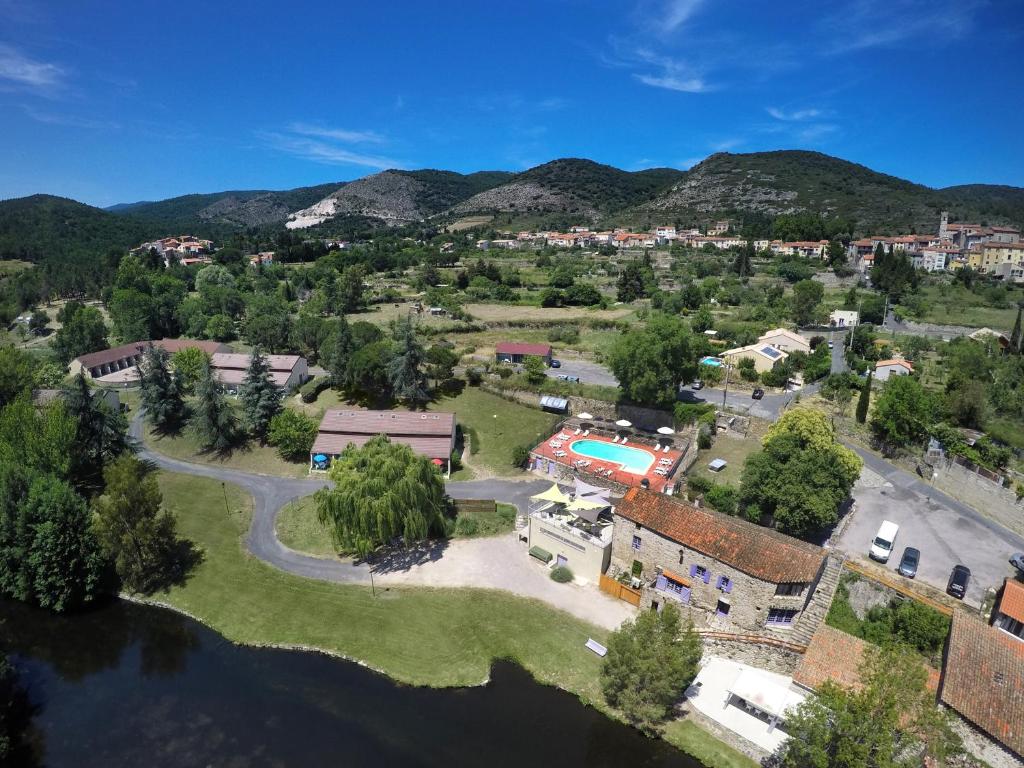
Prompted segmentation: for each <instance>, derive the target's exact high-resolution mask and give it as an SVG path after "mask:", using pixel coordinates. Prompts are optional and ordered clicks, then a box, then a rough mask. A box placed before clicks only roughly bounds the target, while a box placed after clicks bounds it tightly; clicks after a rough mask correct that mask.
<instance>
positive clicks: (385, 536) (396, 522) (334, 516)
mask: <svg viewBox="0 0 1024 768" xmlns="http://www.w3.org/2000/svg"><path fill="white" fill-rule="evenodd" d="M328 476H329V477H330V479H331V480H333V481H334V488H324V489H321V490H319V491H317V493H316V504H317V515H318V517H319V519H320V522H321V523H322V524H323V525H325V526H327V527H328V528H329V529H330V531H331V536H332V538H333V539H334V542H335V544H336V545H337V546H338V547H339V548H340V549H342V550H344V551H347V552H355V553H357V554H359V555H361V556H363V557H366V556H368V555H369V554H370V553H372V552H373V551H374V550H375V549H377V548H378V547H380V546H381V545H383V544H386V543H388V542H390V541H392V540H393V539H395V538H396V537H401V538H402V542H403V544H404V545H405V546H407V547H408V546H411V545H413V544H415V543H416V542H419V541H423V540H424V539H426V538H427V537H429V536H431V535H435V536H439V535H442V534H443V533H444V510H445V495H444V482H443V481H442V479H441V475H440V473H438V471H437V470H436V469H435V468H434V466H433V465H432V464H431V463H430V461H429V460H428V459H427V458H425V457H423V456H417V455H416V454H414V453H413V452H412V449H411V448H410V447H409V446H407V445H403V444H401V443H392V442H391V441H390V440H388V438H387V436H386V435H378V436H377V437H374V438H372V439H371V440H370V441H368V442H367V443H366V444H365V445H363V446H362V447H361V448H354V447H350V448H348V449H346V450H345V452H344V453H343V454H342V455H341V457H340V458H339V459H336V460H335V461H334V463H333V464H332V465H331V468H330V470H329V472H328Z"/></svg>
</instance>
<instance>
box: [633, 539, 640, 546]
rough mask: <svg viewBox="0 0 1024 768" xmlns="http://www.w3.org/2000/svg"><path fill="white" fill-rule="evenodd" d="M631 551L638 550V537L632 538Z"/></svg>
mask: <svg viewBox="0 0 1024 768" xmlns="http://www.w3.org/2000/svg"><path fill="white" fill-rule="evenodd" d="M633 549H640V537H639V536H634V537H633Z"/></svg>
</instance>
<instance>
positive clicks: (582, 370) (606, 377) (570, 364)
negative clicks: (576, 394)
mask: <svg viewBox="0 0 1024 768" xmlns="http://www.w3.org/2000/svg"><path fill="white" fill-rule="evenodd" d="M558 361H559V362H560V363H561V364H562V365H561V367H560V368H548V369H546V370H545V373H547V375H548V376H550V377H551V378H555V377H557V376H560V375H562V376H578V377H579V379H580V383H581V384H597V385H599V386H602V387H617V386H619V380H618V379H616V378H615V376H614V375H613V374H612V372H611V371H610V370H608V369H607V368H606V367H605V366H603V365H601V364H600V363H594V362H591V361H589V360H579V359H576V360H573V359H565V358H558Z"/></svg>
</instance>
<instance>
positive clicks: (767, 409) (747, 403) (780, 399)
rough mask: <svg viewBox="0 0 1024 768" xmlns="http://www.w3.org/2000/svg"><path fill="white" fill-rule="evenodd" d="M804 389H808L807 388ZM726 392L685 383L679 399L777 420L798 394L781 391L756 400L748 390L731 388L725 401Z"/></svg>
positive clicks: (717, 388)
mask: <svg viewBox="0 0 1024 768" xmlns="http://www.w3.org/2000/svg"><path fill="white" fill-rule="evenodd" d="M804 391H806V388H805V390H804ZM725 394H726V393H725V390H724V389H722V388H720V387H704V388H703V389H691V388H690V386H689V385H684V386H683V387H682V389H680V390H679V401H680V402H683V403H710V404H711V405H713V406H715V408H719V409H720V408H722V406H723V405H725V406H727V407H728V408H729V409H730V410H732V411H736V412H738V413H745V414H749V415H750V416H757V417H758V418H761V419H768V420H769V421H775V420H776V419H777V418H779V415H780V414H781V413H782V412H783V411H784V410H785V409H786V407H787V406H788V405H789V404H790V403H791V402H792V401H793V398H794V397H795V396H796V393H795V392H780V393H778V394H766V395H765V396H764V397H763V398H761V399H760V400H755V399H754V398H752V397H751V396H750V392H748V391H744V390H735V389H732V388H730V389H729V392H728V395H727V396H726V397H725V399H724V401H723V397H722V396H723V395H725Z"/></svg>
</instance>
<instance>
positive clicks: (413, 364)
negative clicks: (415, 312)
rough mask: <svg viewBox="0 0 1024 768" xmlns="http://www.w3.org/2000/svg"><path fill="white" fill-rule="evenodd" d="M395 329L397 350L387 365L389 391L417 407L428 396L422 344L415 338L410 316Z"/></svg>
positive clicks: (425, 400) (414, 329) (411, 405)
mask: <svg viewBox="0 0 1024 768" xmlns="http://www.w3.org/2000/svg"><path fill="white" fill-rule="evenodd" d="M396 330H397V336H398V352H397V354H395V356H394V357H393V358H392V360H391V363H390V365H389V366H388V377H389V379H390V382H391V391H392V392H394V393H395V396H396V397H399V398H401V399H402V400H405V401H406V403H408V404H409V406H410V407H411V408H414V409H415V408H419V407H421V406H423V405H424V404H425V403H426V402H427V400H428V399H429V398H430V394H429V392H428V391H427V375H426V374H425V373H424V372H423V362H424V358H425V354H424V352H423V345H422V344H420V342H419V339H417V338H416V328H415V327H414V326H413V324H412V320H411V319H410V318H408V317H407V318H406V319H405V320H403V321H401V322H400V323H399V325H398V328H397V329H396Z"/></svg>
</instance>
